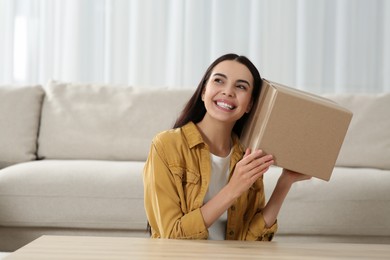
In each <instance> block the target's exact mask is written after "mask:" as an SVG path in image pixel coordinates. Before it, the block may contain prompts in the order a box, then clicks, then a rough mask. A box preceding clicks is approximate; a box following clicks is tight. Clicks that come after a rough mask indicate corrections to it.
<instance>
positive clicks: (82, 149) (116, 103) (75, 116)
mask: <svg viewBox="0 0 390 260" xmlns="http://www.w3.org/2000/svg"><path fill="white" fill-rule="evenodd" d="M192 92H193V91H192V90H173V89H168V88H162V89H158V90H156V89H154V90H153V89H150V88H149V89H148V88H146V89H140V88H138V89H137V88H133V87H124V86H123V87H121V86H111V85H86V84H67V83H59V82H54V81H53V82H50V83H49V84H48V86H46V97H45V99H44V103H43V108H42V122H41V130H40V135H39V148H38V155H39V157H42V158H47V159H100V160H139V161H143V160H145V159H146V157H147V154H148V151H149V148H150V144H151V140H152V138H153V136H154V135H155V134H157V133H158V132H160V131H162V130H165V129H168V128H171V127H172V125H173V123H174V120H175V119H176V117H177V116H178V114H179V113H180V111H181V109H182V107H183V105H184V103H185V101H187V99H188V98H189V96H190V94H191V93H192Z"/></svg>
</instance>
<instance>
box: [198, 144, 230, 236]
mask: <svg viewBox="0 0 390 260" xmlns="http://www.w3.org/2000/svg"><path fill="white" fill-rule="evenodd" d="M232 150H233V149H232ZM232 150H231V151H230V153H229V155H228V156H226V157H219V156H216V155H214V154H211V153H210V154H211V176H210V185H209V188H208V190H207V193H206V196H205V199H204V203H206V202H207V201H209V200H210V199H211V198H213V197H214V196H215V195H216V194H217V193H218V192H219V191H220V190H221V189H222V188H223V187H224V186H225V185H226V183H227V182H228V179H229V166H230V156H231V154H232ZM226 222H227V211H225V212H224V213H223V214H222V215H221V217H220V218H219V219H217V220H216V221H215V222H214V223H213V224H212V225H211V226H210V227H209V229H208V230H209V238H208V239H209V240H225V233H226Z"/></svg>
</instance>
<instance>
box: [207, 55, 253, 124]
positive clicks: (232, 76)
mask: <svg viewBox="0 0 390 260" xmlns="http://www.w3.org/2000/svg"><path fill="white" fill-rule="evenodd" d="M252 91H253V76H252V74H251V72H250V71H249V69H248V68H247V67H246V66H245V65H243V64H241V63H239V62H237V61H233V60H225V61H222V62H221V63H219V64H217V65H216V66H215V67H214V69H213V70H212V72H211V75H210V78H209V80H208V81H207V82H206V86H205V87H204V89H203V93H202V100H203V101H204V104H205V107H206V110H207V113H206V115H207V116H211V117H212V118H213V119H216V120H218V121H223V122H228V123H232V124H234V123H235V122H236V121H237V120H238V119H240V118H241V117H242V116H243V115H244V114H245V113H248V112H249V111H250V109H251V108H252Z"/></svg>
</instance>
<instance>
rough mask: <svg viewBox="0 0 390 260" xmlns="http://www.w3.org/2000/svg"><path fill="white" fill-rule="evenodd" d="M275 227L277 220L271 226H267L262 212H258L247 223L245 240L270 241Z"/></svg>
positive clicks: (276, 226) (275, 229) (276, 227)
mask: <svg viewBox="0 0 390 260" xmlns="http://www.w3.org/2000/svg"><path fill="white" fill-rule="evenodd" d="M277 229H278V224H277V222H275V223H274V224H273V225H272V226H271V227H269V228H267V227H266V225H265V221H264V217H263V214H262V213H261V212H258V213H257V214H256V215H255V216H254V218H253V219H252V221H251V222H250V224H249V229H248V232H247V235H246V238H245V240H257V241H271V240H272V238H273V237H274V235H275V233H276V231H277Z"/></svg>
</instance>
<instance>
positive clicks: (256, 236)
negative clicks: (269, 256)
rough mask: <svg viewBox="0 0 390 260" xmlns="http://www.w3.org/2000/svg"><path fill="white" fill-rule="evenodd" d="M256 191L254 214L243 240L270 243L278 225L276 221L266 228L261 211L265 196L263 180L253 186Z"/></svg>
mask: <svg viewBox="0 0 390 260" xmlns="http://www.w3.org/2000/svg"><path fill="white" fill-rule="evenodd" d="M254 186H255V190H256V197H257V199H256V201H258V202H257V203H256V205H257V209H256V213H255V215H254V216H253V218H252V219H251V221H250V222H249V227H248V231H247V234H246V238H245V240H257V241H271V240H272V238H273V237H274V235H275V233H276V231H277V229H278V224H277V221H275V223H274V224H273V225H272V226H271V227H266V223H265V220H264V216H263V213H262V210H263V208H264V206H265V194H264V183H263V179H262V178H261V179H259V180H257V181H256V183H255V184H254Z"/></svg>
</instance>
